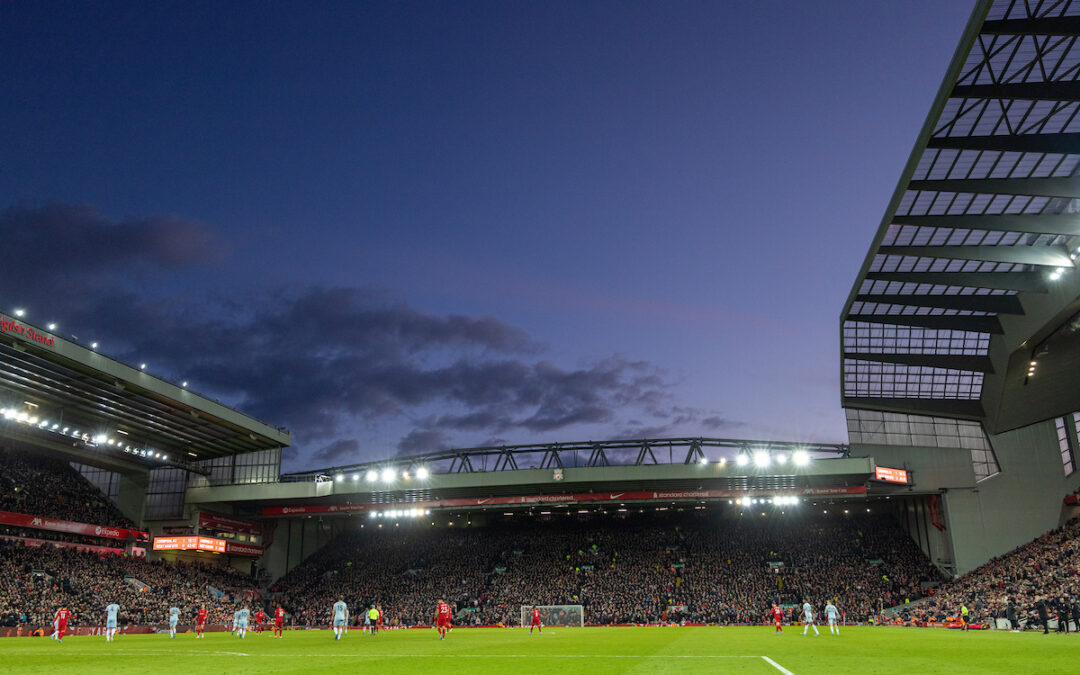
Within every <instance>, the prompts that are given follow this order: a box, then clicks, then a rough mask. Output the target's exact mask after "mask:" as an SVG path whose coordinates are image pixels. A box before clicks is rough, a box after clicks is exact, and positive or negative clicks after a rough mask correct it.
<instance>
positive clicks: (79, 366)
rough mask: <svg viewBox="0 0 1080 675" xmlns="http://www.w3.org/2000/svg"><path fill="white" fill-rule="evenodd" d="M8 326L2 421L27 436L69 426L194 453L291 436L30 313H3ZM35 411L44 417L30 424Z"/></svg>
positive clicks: (214, 453) (88, 439)
mask: <svg viewBox="0 0 1080 675" xmlns="http://www.w3.org/2000/svg"><path fill="white" fill-rule="evenodd" d="M0 328H2V330H0V409H3V410H4V411H6V413H7V414H6V415H4V417H6V418H7V419H6V422H5V420H4V419H2V418H0V425H2V424H4V423H6V424H9V425H16V426H18V427H20V429H19V431H18V435H19V436H20V437H24V438H25V437H26V435H27V431H28V429H32V430H33V431H34V432H35V433H40V434H41V435H42V436H43V438H48V437H50V436H56V435H61V436H62V435H63V433H64V432H63V431H62V430H63V429H65V428H66V429H68V431H67V434H68V436H70V439H69V440H72V439H74V440H81V441H83V442H85V443H87V444H88V445H91V446H94V445H98V444H100V443H106V442H107V440H106V438H108V439H111V440H113V441H114V442H115V443H116V446H115V447H116V448H118V449H121V450H122V449H123V448H121V446H123V447H124V448H126V447H127V446H129V445H130V446H132V447H134V448H143V449H145V448H154V449H157V450H159V451H164V452H174V453H176V457H177V458H178V459H179V458H183V459H184V460H186V461H197V460H203V459H209V458H214V457H222V456H227V455H234V454H239V453H244V452H250V451H254V450H263V449H268V448H278V447H282V446H287V445H289V444H290V442H291V438H290V435H289V433H288V432H287V431H284V430H282V429H276V428H274V427H271V426H268V425H266V424H264V423H262V422H259V421H258V420H255V419H252V418H251V417H248V416H246V415H243V414H241V413H239V412H237V411H235V410H233V409H231V408H229V407H226V406H224V405H222V404H220V403H218V402H216V401H213V400H210V399H208V398H205V397H203V396H200V395H198V394H196V393H194V392H191V391H188V390H187V389H186V388H184V387H182V386H178V385H175V384H173V383H171V382H168V381H166V380H163V379H161V378H159V377H156V376H154V375H151V374H150V373H147V372H145V371H143V370H141V369H139V368H134V367H131V366H129V365H126V364H124V363H121V362H119V361H116V360H115V359H112V358H109V357H108V356H105V355H103V354H101V353H98V352H96V351H94V350H92V349H88V348H86V347H83V346H81V345H79V344H76V343H75V342H72V341H69V340H65V339H63V338H61V337H59V336H57V335H55V334H53V333H52V332H49V331H46V330H44V329H42V328H40V327H37V326H34V325H32V324H30V323H27V322H26V321H24V320H23V319H20V318H13V317H9V316H7V315H3V314H0ZM20 418H21V419H20ZM34 418H39V419H40V421H39V422H36V423H34V424H29V420H31V419H34ZM20 421H21V424H20ZM46 421H47V422H49V424H42V422H46ZM23 427H25V428H23ZM11 431H13V432H14V431H15V430H11ZM76 431H78V432H79V434H78V439H75V437H74V436H73V434H74V433H75V432H76ZM97 437H104V438H102V439H101V441H100V442H99V441H96V440H95V438H97ZM109 445H112V444H109Z"/></svg>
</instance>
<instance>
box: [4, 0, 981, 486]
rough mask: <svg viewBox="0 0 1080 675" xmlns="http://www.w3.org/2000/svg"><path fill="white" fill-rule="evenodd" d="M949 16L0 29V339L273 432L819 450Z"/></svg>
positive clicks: (224, 18)
mask: <svg viewBox="0 0 1080 675" xmlns="http://www.w3.org/2000/svg"><path fill="white" fill-rule="evenodd" d="M970 9H971V7H970V5H969V3H967V2H945V3H942V2H938V1H929V0H925V1H914V0H911V1H908V2H903V3H896V2H855V1H852V2H822V3H792V2H762V1H754V2H709V3H706V2H651V3H632V2H566V3H555V2H492V3H477V2H443V3H415V2H378V3H367V4H361V3H355V2H348V3H336V4H335V3H291V4H287V3H266V2H257V3H256V2H253V3H216V2H203V3H193V2H171V3H170V2H161V3H119V2H108V3H70V4H58V3H38V2H10V3H3V4H0V63H3V64H4V65H3V67H2V71H0V72H2V73H3V75H2V77H0V88H2V89H0V129H3V132H2V133H0V158H2V160H3V161H2V165H0V231H2V232H3V238H4V240H5V249H6V250H5V256H4V258H5V263H4V264H5V268H6V269H5V273H4V274H3V275H0V277H2V278H0V308H2V309H4V310H5V311H11V310H12V309H13V308H14V307H16V306H19V307H26V308H27V310H28V312H29V315H28V318H30V319H31V320H37V321H38V322H40V323H44V322H46V321H50V320H55V321H59V322H60V323H61V324H62V330H61V332H62V333H65V334H68V333H74V334H76V335H78V336H79V338H80V340H82V341H83V342H87V341H89V340H90V339H98V340H100V341H101V342H102V344H103V349H104V350H105V351H106V352H108V353H111V354H113V355H116V356H118V357H120V358H124V359H128V360H131V361H143V360H145V361H147V362H149V363H150V369H151V370H152V371H154V372H157V373H160V374H162V375H164V376H167V377H173V378H178V379H179V378H184V379H189V380H190V381H191V382H192V386H193V388H195V389H196V390H198V391H202V392H205V393H208V394H210V395H212V396H215V397H219V398H221V399H222V400H223V401H226V402H228V403H232V404H235V405H237V406H238V407H240V408H241V409H242V410H244V411H246V412H250V413H252V414H255V415H257V416H259V417H261V418H263V419H266V420H267V421H269V422H271V423H275V424H285V425H287V426H289V427H290V428H291V429H292V430H293V432H294V435H295V440H296V450H297V452H296V453H294V454H293V455H292V456H291V458H290V464H289V468H298V467H303V466H314V465H325V464H330V463H342V462H349V461H359V460H363V459H368V458H378V457H385V456H388V455H391V454H393V453H396V452H415V451H419V450H424V449H430V448H435V447H451V446H468V445H477V444H483V443H488V442H513V443H519V442H539V441H552V440H585V439H600V438H613V437H624V436H628V435H629V436H635V437H636V436H643V435H712V436H727V437H746V438H775V439H784V440H816V441H825V442H828V441H833V442H842V441H844V440H845V439H846V432H845V430H844V425H843V416H842V412H841V410H840V407H839V399H840V392H839V365H838V362H839V349H838V346H839V327H838V315H839V311H840V308H841V306H842V304H843V301H844V299H845V297H846V295H847V292H848V290H849V289H850V286H851V283H852V282H853V280H854V278H855V276H856V273H857V271H858V268H859V265H860V263H861V260H862V258H863V256H864V255H865V252H866V250H867V248H868V246H869V243H870V240H871V238H872V236H873V232H874V230H875V228H876V226H877V223H878V221H879V219H880V217H881V214H882V213H883V211H884V209H885V206H886V204H887V201H888V199H889V196H890V195H891V192H892V190H893V188H894V186H895V184H896V181H897V179H898V177H899V174H900V170H901V168H902V166H903V163H904V161H905V160H906V158H907V155H908V153H909V152H910V149H911V147H912V144H913V143H914V140H915V136H916V134H917V132H918V129H919V126H920V125H921V123H922V121H923V119H924V117H925V115H926V113H927V111H928V108H929V105H930V102H931V100H932V99H933V96H934V93H935V92H936V90H937V87H938V85H939V83H940V80H941V78H942V76H943V75H944V71H945V68H946V66H947V65H948V61H949V59H950V57H951V55H952V51H953V49H954V48H955V45H956V43H957V41H958V40H959V37H960V34H961V32H962V30H963V28H964V24H965V22H966V20H967V16H968V14H969V12H970Z"/></svg>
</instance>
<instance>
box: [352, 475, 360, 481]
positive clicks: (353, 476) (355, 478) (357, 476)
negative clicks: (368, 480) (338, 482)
mask: <svg viewBox="0 0 1080 675" xmlns="http://www.w3.org/2000/svg"><path fill="white" fill-rule="evenodd" d="M352 479H353V480H360V474H358V473H354V474H353V475H352Z"/></svg>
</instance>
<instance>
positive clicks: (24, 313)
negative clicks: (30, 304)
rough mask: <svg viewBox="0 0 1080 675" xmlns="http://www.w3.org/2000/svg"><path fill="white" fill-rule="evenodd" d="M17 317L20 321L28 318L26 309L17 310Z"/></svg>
mask: <svg viewBox="0 0 1080 675" xmlns="http://www.w3.org/2000/svg"><path fill="white" fill-rule="evenodd" d="M15 316H17V317H19V318H20V319H21V318H23V317H24V316H26V310H25V309H16V310H15Z"/></svg>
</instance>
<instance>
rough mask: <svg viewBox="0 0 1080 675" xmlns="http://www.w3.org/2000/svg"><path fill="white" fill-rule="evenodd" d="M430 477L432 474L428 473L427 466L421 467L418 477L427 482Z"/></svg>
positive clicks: (417, 471) (417, 473)
mask: <svg viewBox="0 0 1080 675" xmlns="http://www.w3.org/2000/svg"><path fill="white" fill-rule="evenodd" d="M429 475H430V474H429V473H428V470H427V467H426V466H422V467H420V468H419V469H417V470H416V477H417V478H419V479H420V480H427V477H428V476H429Z"/></svg>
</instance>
